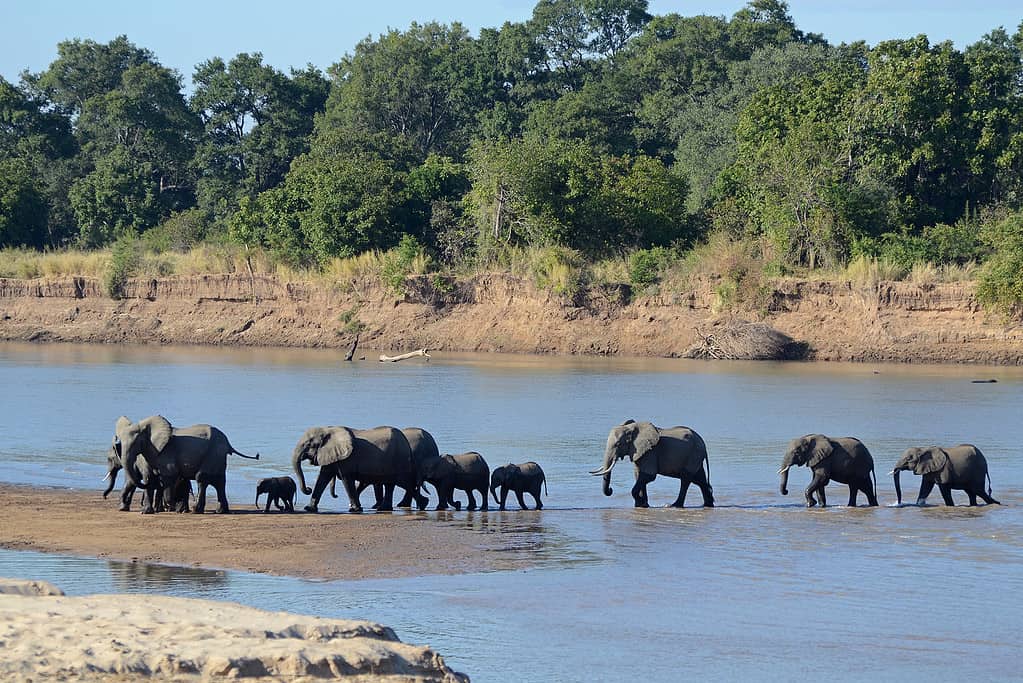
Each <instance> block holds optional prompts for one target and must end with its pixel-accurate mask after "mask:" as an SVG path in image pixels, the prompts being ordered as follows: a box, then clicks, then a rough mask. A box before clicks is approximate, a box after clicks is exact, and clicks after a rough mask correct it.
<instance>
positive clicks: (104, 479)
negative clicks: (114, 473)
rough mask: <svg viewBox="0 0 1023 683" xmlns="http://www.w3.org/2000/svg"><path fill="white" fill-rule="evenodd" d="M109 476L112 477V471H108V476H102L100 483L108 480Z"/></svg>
mask: <svg viewBox="0 0 1023 683" xmlns="http://www.w3.org/2000/svg"><path fill="white" fill-rule="evenodd" d="M109 478H110V473H109V472H107V476H105V477H103V478H102V479H100V480H99V481H100V483H103V482H105V481H106V480H107V479H109Z"/></svg>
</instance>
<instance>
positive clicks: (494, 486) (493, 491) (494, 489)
mask: <svg viewBox="0 0 1023 683" xmlns="http://www.w3.org/2000/svg"><path fill="white" fill-rule="evenodd" d="M490 495H492V496H493V497H494V500H497V499H498V496H497V484H491V485H490Z"/></svg>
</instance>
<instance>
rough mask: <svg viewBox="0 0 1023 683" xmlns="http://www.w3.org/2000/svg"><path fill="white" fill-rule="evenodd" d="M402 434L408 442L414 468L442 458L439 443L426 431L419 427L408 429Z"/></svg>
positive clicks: (403, 430)
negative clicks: (432, 459) (425, 462)
mask: <svg viewBox="0 0 1023 683" xmlns="http://www.w3.org/2000/svg"><path fill="white" fill-rule="evenodd" d="M401 433H402V434H403V435H404V436H405V439H406V440H407V441H408V444H409V449H410V450H411V453H412V463H413V465H414V466H418V465H419V463H421V462H423V461H425V460H428V459H431V458H436V457H439V456H440V449H438V448H437V442H436V441H435V440H434V438H433V435H432V434H430V432H428V431H426V430H425V429H420V428H419V427H406V428H405V429H402V430H401Z"/></svg>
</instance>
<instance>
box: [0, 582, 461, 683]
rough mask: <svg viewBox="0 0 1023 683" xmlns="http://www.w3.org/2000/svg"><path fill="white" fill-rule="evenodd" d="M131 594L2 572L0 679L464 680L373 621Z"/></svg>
mask: <svg viewBox="0 0 1023 683" xmlns="http://www.w3.org/2000/svg"><path fill="white" fill-rule="evenodd" d="M138 597H139V596H137V595H89V596H84V597H73V598H72V597H64V596H62V595H61V591H60V590H59V588H56V587H54V586H52V585H49V584H46V583H44V582H29V581H18V580H9V579H0V642H2V643H3V656H2V657H0V679H2V680H5V681H27V682H31V681H49V680H62V681H105V682H108V683H121V682H122V681H137V680H140V679H144V678H145V679H155V680H161V681H200V680H202V681H208V680H220V679H231V680H234V679H239V678H241V679H245V680H249V681H254V682H255V681H281V680H287V681H296V682H297V681H317V680H323V679H325V678H330V679H337V678H344V680H346V681H352V682H353V683H354V682H361V683H392V682H393V683H397V682H399V681H402V682H419V683H467V681H468V679H466V678H465V677H464V676H463V675H461V674H457V673H455V672H454V671H452V670H451V669H450V668H448V667H447V666H446V665H445V664H444V660H443V659H442V658H441V657H440V655H438V654H437V653H436V652H434V651H433V650H431V649H430V648H428V647H423V646H418V645H408V644H405V643H402V642H401V641H399V640H398V637H397V636H396V635H395V634H394V632H393V631H392V630H391V629H389V628H387V627H386V626H381V625H380V624H374V623H372V622H368V621H353V620H349V619H321V618H317V617H306V616H300V615H296V614H288V613H286V612H266V611H263V610H259V609H254V608H251V607H244V606H242V605H236V604H233V603H228V602H214V601H211V600H191V599H188V598H172V597H168V596H164V595H148V596H145V599H144V600H139V599H138Z"/></svg>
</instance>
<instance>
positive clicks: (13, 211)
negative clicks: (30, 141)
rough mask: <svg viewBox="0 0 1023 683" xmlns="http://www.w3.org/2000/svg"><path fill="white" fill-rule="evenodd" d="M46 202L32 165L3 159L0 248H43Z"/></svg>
mask: <svg viewBox="0 0 1023 683" xmlns="http://www.w3.org/2000/svg"><path fill="white" fill-rule="evenodd" d="M46 218H47V207H46V200H45V198H44V197H43V194H42V192H40V189H39V187H38V186H37V184H36V180H35V178H34V177H33V174H32V169H31V168H30V167H29V165H28V163H26V162H25V161H24V160H21V159H10V158H8V159H3V158H0V247H36V248H39V247H42V246H43V244H44V241H45V238H46Z"/></svg>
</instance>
